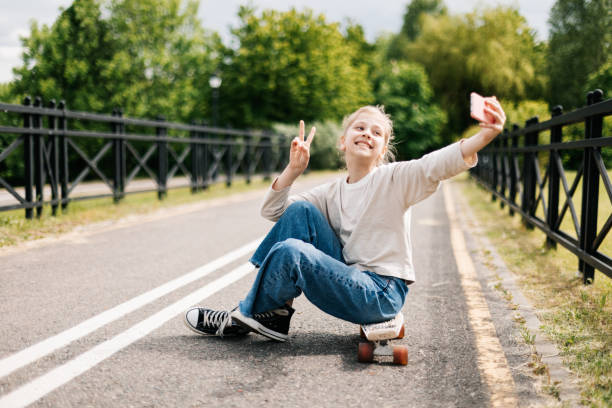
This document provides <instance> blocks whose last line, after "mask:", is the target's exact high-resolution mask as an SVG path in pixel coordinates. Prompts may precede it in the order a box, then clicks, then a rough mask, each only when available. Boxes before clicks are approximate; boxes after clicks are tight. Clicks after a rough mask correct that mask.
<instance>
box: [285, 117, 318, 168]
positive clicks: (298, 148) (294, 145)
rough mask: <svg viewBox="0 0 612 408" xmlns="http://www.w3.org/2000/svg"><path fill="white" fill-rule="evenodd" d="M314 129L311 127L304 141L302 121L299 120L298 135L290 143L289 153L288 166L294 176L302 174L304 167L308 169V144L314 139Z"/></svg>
mask: <svg viewBox="0 0 612 408" xmlns="http://www.w3.org/2000/svg"><path fill="white" fill-rule="evenodd" d="M315 132H316V129H315V127H314V126H313V127H312V129H310V133H309V134H308V138H307V139H306V140H304V121H303V120H300V133H299V136H296V137H295V138H294V139H293V140H292V141H291V150H290V151H289V165H288V167H290V168H291V169H292V170H293V171H295V172H296V174H302V173H303V172H304V170H306V167H308V161H309V160H310V143H312V139H313V138H314V135H315Z"/></svg>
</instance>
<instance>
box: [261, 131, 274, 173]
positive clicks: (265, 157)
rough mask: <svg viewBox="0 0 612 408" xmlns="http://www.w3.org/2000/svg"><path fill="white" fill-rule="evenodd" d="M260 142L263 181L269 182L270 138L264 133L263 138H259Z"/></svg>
mask: <svg viewBox="0 0 612 408" xmlns="http://www.w3.org/2000/svg"><path fill="white" fill-rule="evenodd" d="M261 141H262V142H263V149H264V150H263V153H262V159H263V164H264V180H265V181H270V180H271V173H272V170H271V167H270V166H271V165H272V140H271V138H270V136H269V135H268V134H267V132H266V133H264V136H263V137H262V138H261Z"/></svg>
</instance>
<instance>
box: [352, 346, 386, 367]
mask: <svg viewBox="0 0 612 408" xmlns="http://www.w3.org/2000/svg"><path fill="white" fill-rule="evenodd" d="M394 353H395V352H394ZM357 360H358V361H359V362H360V363H371V362H372V361H374V345H373V344H372V343H359V351H358V353H357Z"/></svg>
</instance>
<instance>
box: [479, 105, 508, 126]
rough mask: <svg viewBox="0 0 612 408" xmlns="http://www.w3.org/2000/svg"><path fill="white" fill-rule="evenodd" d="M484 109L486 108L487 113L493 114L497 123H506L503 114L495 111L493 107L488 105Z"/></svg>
mask: <svg viewBox="0 0 612 408" xmlns="http://www.w3.org/2000/svg"><path fill="white" fill-rule="evenodd" d="M484 110H485V112H486V113H488V114H489V115H491V116H493V118H494V119H495V122H496V124H497V123H504V120H503V119H502V117H501V115H500V114H499V113H498V112H497V111H494V110H493V109H491V108H487V107H486V106H485V108H484Z"/></svg>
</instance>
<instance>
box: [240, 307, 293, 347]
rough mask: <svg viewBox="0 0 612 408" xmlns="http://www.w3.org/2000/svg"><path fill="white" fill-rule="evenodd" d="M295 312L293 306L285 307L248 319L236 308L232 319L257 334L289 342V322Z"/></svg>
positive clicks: (257, 314)
mask: <svg viewBox="0 0 612 408" xmlns="http://www.w3.org/2000/svg"><path fill="white" fill-rule="evenodd" d="M294 312H295V309H293V308H292V307H291V306H287V305H284V306H282V307H280V308H278V309H274V310H270V311H268V312H264V313H255V314H254V315H253V317H247V316H245V315H243V314H242V313H241V312H240V309H238V308H236V309H234V310H233V311H232V313H231V317H232V320H233V321H234V323H238V324H239V325H241V326H243V327H245V328H248V329H250V330H252V331H254V332H257V333H259V334H261V335H263V336H266V337H268V338H270V339H272V340H276V341H281V342H284V341H287V338H289V336H288V333H289V322H290V321H291V316H292V315H293V313H294Z"/></svg>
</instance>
